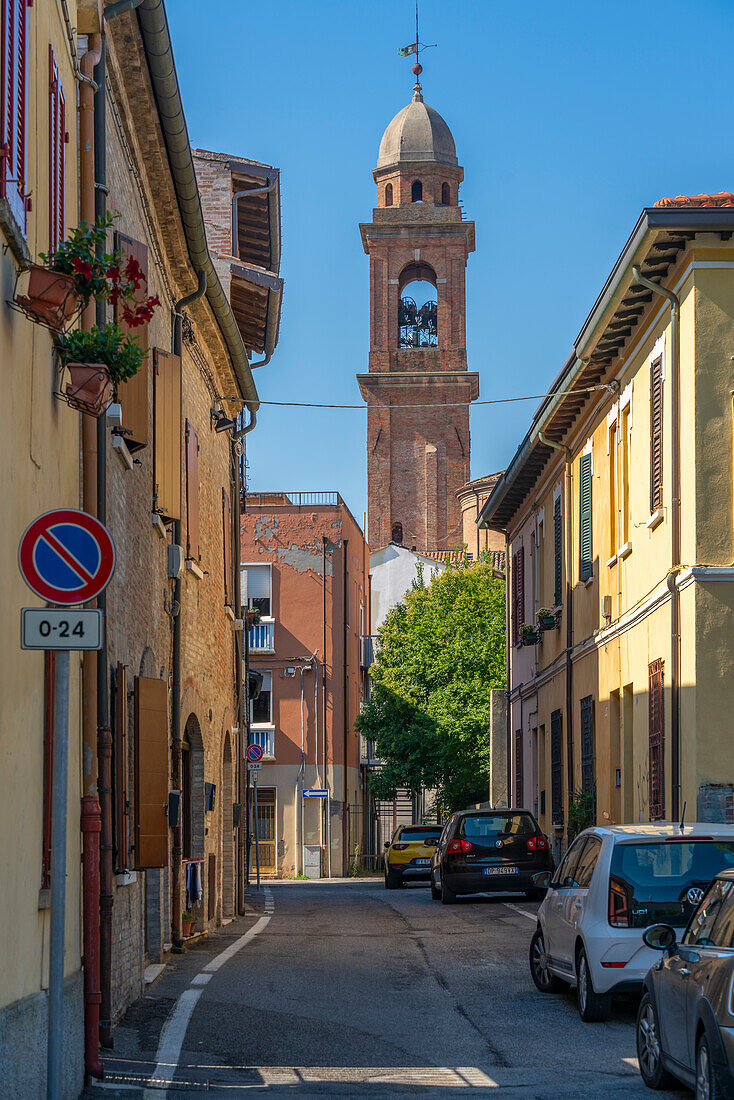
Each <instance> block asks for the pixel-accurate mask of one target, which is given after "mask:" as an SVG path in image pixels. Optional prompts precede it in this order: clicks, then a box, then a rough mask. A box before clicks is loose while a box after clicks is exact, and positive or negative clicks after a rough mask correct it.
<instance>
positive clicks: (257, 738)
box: [250, 729, 275, 760]
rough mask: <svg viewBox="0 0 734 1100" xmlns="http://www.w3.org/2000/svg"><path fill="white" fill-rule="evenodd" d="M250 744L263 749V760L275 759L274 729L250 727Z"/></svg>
mask: <svg viewBox="0 0 734 1100" xmlns="http://www.w3.org/2000/svg"><path fill="white" fill-rule="evenodd" d="M250 744H251V745H259V746H260V748H261V749H262V751H263V759H264V760H275V730H274V729H251V730H250Z"/></svg>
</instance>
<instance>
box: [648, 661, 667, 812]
mask: <svg viewBox="0 0 734 1100" xmlns="http://www.w3.org/2000/svg"><path fill="white" fill-rule="evenodd" d="M648 679H649V684H648V696H649V703H648V706H649V711H648V737H649V766H648V782H649V795H650V820H651V821H655V820H656V819H660V818H662V817H664V816H665V765H664V746H665V716H664V713H663V662H662V661H661V660H660V659H658V660H657V661H652V662H651V663H650V665H649V666H648Z"/></svg>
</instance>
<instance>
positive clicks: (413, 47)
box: [398, 0, 437, 103]
mask: <svg viewBox="0 0 734 1100" xmlns="http://www.w3.org/2000/svg"><path fill="white" fill-rule="evenodd" d="M436 45H437V43H436V42H421V40H420V35H419V33H418V0H415V42H411V44H410V45H409V46H403V47H401V49H399V50H398V57H410V56H411V55H412V54H415V64H414V65H413V73H414V74H415V84H414V85H413V101H414V102H418V103H420V102H422V100H423V96H422V95H421V91H422V89H421V85H420V80H419V77H420V75H421V73H422V72H423V66H422V65H421V63H420V61H419V60H418V55H419V54H421V53H423V51H424V50H430V49H432V48H433V47H434V46H436Z"/></svg>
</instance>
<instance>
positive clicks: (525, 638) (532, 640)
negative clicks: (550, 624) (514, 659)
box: [520, 630, 538, 645]
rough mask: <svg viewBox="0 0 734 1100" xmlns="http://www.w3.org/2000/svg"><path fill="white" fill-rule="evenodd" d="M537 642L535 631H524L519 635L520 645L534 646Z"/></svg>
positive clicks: (536, 632)
mask: <svg viewBox="0 0 734 1100" xmlns="http://www.w3.org/2000/svg"><path fill="white" fill-rule="evenodd" d="M537 641H538V631H537V630H526V631H525V633H524V634H521V635H520V645H535V644H536V642H537Z"/></svg>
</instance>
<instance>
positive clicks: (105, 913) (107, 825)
mask: <svg viewBox="0 0 734 1100" xmlns="http://www.w3.org/2000/svg"><path fill="white" fill-rule="evenodd" d="M105 78H106V49H105V39H104V37H102V40H101V43H100V58H99V61H98V63H97V65H96V67H95V69H94V80H95V83H96V85H97V88H96V91H95V92H94V215H95V218H103V217H104V215H105V212H106V209H107V156H106V112H105V106H106V102H105V96H106V87H105V84H106V80H105ZM104 251H105V247H104V245H103V244H100V245H98V246H97V255H98V256H100V257H101V256H102V254H103V253H104ZM95 312H96V316H95V320H96V323H97V324H98V325H104V323H105V321H106V320H107V305H106V302H104V301H101V300H100V301H98V302H97V305H96V311H95ZM97 519H98V520H99V521H100V522H101V523H105V524H106V522H107V421H106V417H105V416H100V417H98V419H97ZM97 607H99V608H100V609H101V611H102V648H101V649H100V650H99V651H98V653H97V770H98V780H97V791H98V794H99V801H100V811H101V826H102V830H101V837H100V841H101V852H100V880H101V881H100V895H99V965H100V986H101V995H102V1001H101V1004H100V1021H99V1041H100V1043H101V1045H102V1046H103V1047H105V1048H107V1049H112V1047H113V1046H114V1043H113V1040H112V909H113V906H114V900H115V899H114V893H113V889H112V877H113V870H114V868H113V859H112V731H111V729H110V697H109V669H108V667H107V593H106V592H103V593H102V594H101V595H100V596H99V597H98V599H97ZM125 858H127V853H125Z"/></svg>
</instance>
